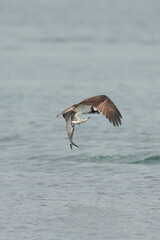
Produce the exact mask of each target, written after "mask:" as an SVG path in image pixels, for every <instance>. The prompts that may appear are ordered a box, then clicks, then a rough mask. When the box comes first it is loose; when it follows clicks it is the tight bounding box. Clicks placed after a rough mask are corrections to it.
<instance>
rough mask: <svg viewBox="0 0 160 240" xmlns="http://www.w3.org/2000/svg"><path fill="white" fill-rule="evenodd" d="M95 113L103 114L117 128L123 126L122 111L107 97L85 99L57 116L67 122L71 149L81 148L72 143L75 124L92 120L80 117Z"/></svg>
mask: <svg viewBox="0 0 160 240" xmlns="http://www.w3.org/2000/svg"><path fill="white" fill-rule="evenodd" d="M95 113H98V114H99V113H102V114H103V115H104V116H105V117H106V118H108V120H109V121H110V122H111V123H112V124H113V125H114V126H115V127H116V126H117V127H119V125H121V118H122V115H121V113H120V111H119V110H118V108H117V107H116V105H115V104H114V103H113V102H112V101H111V99H109V97H107V96H105V95H99V96H95V97H91V98H87V99H84V100H83V101H81V102H80V103H78V104H74V105H72V106H71V107H69V108H67V109H66V110H64V111H63V112H61V113H60V114H58V115H57V117H59V116H60V115H62V116H63V117H64V119H65V121H66V131H67V135H68V138H69V142H70V148H71V149H72V146H75V147H77V148H79V146H77V145H76V144H75V143H74V142H73V141H72V138H73V133H74V129H75V124H81V123H83V122H86V121H87V120H88V119H89V118H90V117H88V118H86V119H80V118H79V115H80V114H95Z"/></svg>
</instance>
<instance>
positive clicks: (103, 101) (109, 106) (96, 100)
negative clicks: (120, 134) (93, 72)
mask: <svg viewBox="0 0 160 240" xmlns="http://www.w3.org/2000/svg"><path fill="white" fill-rule="evenodd" d="M79 104H83V105H87V106H92V107H95V108H97V110H99V111H100V112H101V113H102V114H103V115H104V116H105V117H106V118H108V119H109V121H110V122H111V123H112V124H113V125H114V126H115V127H116V126H119V125H121V124H122V123H121V118H122V115H121V113H120V112H119V110H118V108H117V107H116V105H115V104H114V103H113V102H112V101H111V99H109V98H108V97H107V96H105V95H99V96H95V97H91V98H87V99H85V100H83V101H82V102H80V103H79Z"/></svg>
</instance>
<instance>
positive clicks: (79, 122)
mask: <svg viewBox="0 0 160 240" xmlns="http://www.w3.org/2000/svg"><path fill="white" fill-rule="evenodd" d="M88 119H90V117H88V118H86V119H80V118H76V119H75V120H73V121H72V123H74V124H81V123H83V122H86V121H87V120H88Z"/></svg>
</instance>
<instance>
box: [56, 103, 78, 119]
mask: <svg viewBox="0 0 160 240" xmlns="http://www.w3.org/2000/svg"><path fill="white" fill-rule="evenodd" d="M76 107H77V104H74V105H72V106H70V107H69V108H67V109H65V110H64V111H63V112H61V113H59V114H58V115H57V116H56V117H59V116H60V115H63V114H65V113H68V112H71V111H73V110H74V109H75V108H76Z"/></svg>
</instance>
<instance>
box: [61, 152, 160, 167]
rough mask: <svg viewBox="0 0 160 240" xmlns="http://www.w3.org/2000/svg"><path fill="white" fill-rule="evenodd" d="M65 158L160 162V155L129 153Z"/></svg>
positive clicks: (90, 160) (132, 162)
mask: <svg viewBox="0 0 160 240" xmlns="http://www.w3.org/2000/svg"><path fill="white" fill-rule="evenodd" d="M65 160H67V161H68V160H70V161H78V162H99V163H105V162H106V163H112V164H148V165H149V164H152V165H155V164H157V165H158V164H160V155H150V154H148V155H147V154H127V155H89V154H80V155H71V156H66V157H65Z"/></svg>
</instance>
